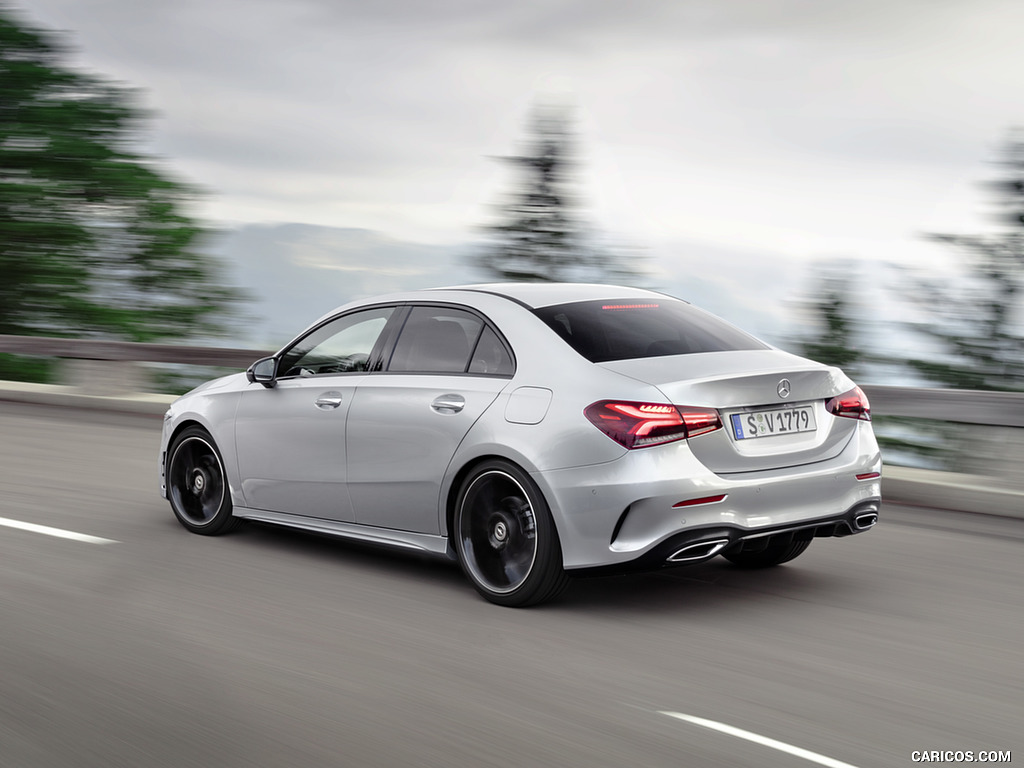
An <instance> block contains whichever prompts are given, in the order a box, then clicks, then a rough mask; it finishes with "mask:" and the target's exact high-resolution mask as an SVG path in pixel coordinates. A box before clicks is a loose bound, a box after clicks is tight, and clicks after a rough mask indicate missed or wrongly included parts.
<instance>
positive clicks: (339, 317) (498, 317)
mask: <svg viewBox="0 0 1024 768" xmlns="http://www.w3.org/2000/svg"><path fill="white" fill-rule="evenodd" d="M881 467H882V465H881V458H880V455H879V450H878V445H877V443H876V441H875V438H874V435H873V433H872V430H871V411H870V407H869V404H868V400H867V398H866V397H865V395H864V393H863V392H862V391H861V390H860V389H859V388H858V387H857V386H856V385H855V384H854V383H853V382H852V381H850V379H848V378H847V377H846V375H845V374H844V373H843V372H842V371H841V370H839V369H837V368H833V367H829V366H826V365H821V364H819V363H815V362H812V361H810V360H806V359H803V358H800V357H796V356H794V355H792V354H789V353H786V352H783V351H781V350H779V349H776V348H774V347H772V346H770V345H768V344H765V343H763V342H761V341H759V340H757V339H756V338H754V337H753V336H750V335H749V334H747V333H745V332H743V331H741V330H739V329H737V328H736V327H734V326H732V325H730V324H728V323H726V322H725V321H723V320H721V319H719V318H718V317H715V316H714V315H711V314H709V313H707V312H705V311H703V310H700V309H698V308H696V307H694V306H692V305H691V304H689V303H687V302H685V301H681V300H679V299H675V298H671V297H669V296H665V295H663V294H660V293H655V292H651V291H645V290H639V289H634V288H622V287H614V286H603V285H580V284H550V283H547V284H543V283H542V284H493V285H471V286H463V287H457V288H442V289H435V290H424V291H416V292H409V293H400V294H393V295H388V296H380V297H377V298H373V299H365V300H361V301H356V302H352V303H350V304H346V305H345V306H342V307H340V308H339V309H337V310H335V311H334V312H331V313H330V314H328V315H325V316H324V317H323V318H321V319H320V320H319V321H317V322H316V323H314V324H313V325H311V326H310V327H309V328H307V329H306V330H305V331H303V332H302V333H301V334H300V335H299V336H298V337H296V338H295V340H294V341H292V342H290V343H289V344H287V345H286V346H285V347H284V348H283V349H282V350H281V351H280V352H278V353H277V354H276V355H273V356H272V357H267V358H264V359H262V360H258V361H256V362H255V363H253V365H252V366H251V367H250V368H249V370H248V371H246V372H245V373H238V374H234V375H230V376H226V377H224V378H220V379H217V380H215V381H212V382H209V383H207V384H204V385H202V386H200V387H198V388H197V389H195V390H193V391H192V392H189V393H188V394H186V395H184V396H183V397H181V398H180V399H178V400H177V401H175V402H174V403H173V404H172V405H171V407H170V409H169V410H168V411H167V414H166V415H165V417H164V426H163V435H162V440H161V447H160V487H161V493H162V494H163V495H164V496H165V498H167V499H168V500H169V501H170V505H171V509H172V510H173V511H174V514H175V515H176V516H177V518H178V520H179V521H180V522H181V524H182V525H184V526H185V527H186V528H188V529H189V530H190V531H194V532H195V533H202V534H208V535H213V534H220V533H225V532H226V531H228V530H230V529H232V528H233V527H235V525H236V524H237V523H238V522H239V521H241V520H244V519H248V520H257V521H261V522H265V523H276V524H279V525H285V526H290V527H293V528H301V529H305V530H309V531H315V532H318V533H325V534H333V535H337V536H344V537H349V538H353V539H359V540H364V541H369V542H376V543H384V544H390V545H394V546H398V547H405V548H410V549H414V550H419V551H424V552H429V553H434V554H436V555H438V556H441V557H447V558H449V559H453V560H457V561H458V562H459V564H460V565H461V567H462V570H463V571H464V572H465V574H466V576H467V577H468V579H469V581H470V582H471V583H472V584H473V586H474V587H475V588H476V589H477V591H479V592H480V594H481V595H483V596H484V597H485V598H486V599H488V600H490V601H492V602H495V603H499V604H501V605H510V606H525V605H531V604H535V603H539V602H541V601H544V600H547V599H549V598H551V597H553V596H554V595H556V594H557V593H559V592H560V591H561V590H562V589H563V588H564V587H565V585H566V584H567V583H568V581H569V576H570V575H584V574H593V573H615V572H619V571H628V570H635V569H647V570H653V569H657V568H662V567H669V566H679V565H685V564H690V563H699V562H702V561H705V560H708V559H710V558H712V557H715V556H717V555H721V556H722V557H724V558H726V559H727V560H729V561H731V562H732V563H735V564H736V565H738V566H741V567H747V568H759V567H766V566H774V565H778V564H780V563H784V562H786V561H788V560H792V559H793V558H794V557H796V556H797V555H799V554H800V553H801V552H803V551H804V550H805V549H806V548H807V547H808V545H809V544H810V543H811V541H812V539H815V538H821V537H839V536H847V535H850V534H855V533H860V532H862V531H865V530H867V529H869V528H871V527H872V526H874V525H875V523H876V522H877V520H878V512H879V499H880V473H881Z"/></svg>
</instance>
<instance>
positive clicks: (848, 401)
mask: <svg viewBox="0 0 1024 768" xmlns="http://www.w3.org/2000/svg"><path fill="white" fill-rule="evenodd" d="M825 409H826V410H827V411H828V412H829V413H831V414H832V415H833V416H842V417H844V418H847V419H861V420H862V421H871V403H869V402H868V396H867V395H865V394H864V391H863V390H862V389H861V388H860V387H854V388H853V389H851V390H850V391H849V392H844V393H843V394H841V395H838V396H837V397H833V398H830V399H829V400H826V401H825Z"/></svg>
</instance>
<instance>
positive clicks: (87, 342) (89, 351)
mask: <svg viewBox="0 0 1024 768" xmlns="http://www.w3.org/2000/svg"><path fill="white" fill-rule="evenodd" d="M276 351H277V350H271V351H269V352H268V351H254V350H251V349H238V348H235V347H189V346H181V345H171V344H142V343H139V342H134V341H105V340H101V339H56V338H49V337H44V336H5V335H0V352H9V353H12V354H19V355H37V356H39V357H60V358H65V359H69V360H101V361H107V362H137V363H180V364H187V365H218V366H224V367H238V368H247V367H248V366H249V364H250V363H252V362H253V361H255V360H258V359H259V358H261V357H266V356H267V355H272V354H274V352H276Z"/></svg>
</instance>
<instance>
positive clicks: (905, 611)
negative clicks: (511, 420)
mask: <svg viewBox="0 0 1024 768" xmlns="http://www.w3.org/2000/svg"><path fill="white" fill-rule="evenodd" d="M159 429H160V422H159V419H157V418H153V417H142V416H127V415H114V414H108V413H100V412H90V411H79V410H74V409H62V408H52V407H44V406H32V405H21V404H11V403H0V436H2V448H0V505H2V506H0V518H3V521H4V523H3V524H2V525H0V765H2V766H4V767H5V768H6V767H8V766H9V767H10V768H22V767H26V768H35V766H46V767H47V768H49V767H50V766H68V767H69V768H72V767H73V768H84V767H87V766H88V767H91V766H96V767H97V768H100V767H101V766H102V768H114V767H116V766H126V767H128V766H130V767H131V768H141V767H143V766H173V767H174V768H186V767H188V766H203V768H219V767H221V766H224V767H228V766H231V767H233V766H238V767H239V768H243V767H244V768H254V767H257V766H303V767H306V766H413V765H415V766H587V767H588V768H590V767H592V766H617V767H621V766H673V767H676V768H678V767H683V768H685V767H689V766H692V767H694V768H719V767H721V768H726V767H728V768H745V767H747V766H750V768H781V767H782V766H787V767H788V766H804V765H806V766H812V765H831V766H834V767H839V768H842V766H856V767H857V768H891V767H892V766H902V765H908V766H909V765H915V764H916V763H915V762H914V757H916V755H915V753H916V752H920V751H926V752H927V751H937V750H941V751H946V750H949V751H954V752H955V751H957V750H959V751H971V752H973V753H975V755H977V754H979V753H981V752H995V753H1003V756H1004V757H1005V753H1006V752H1010V753H1011V755H1012V757H1013V758H1016V762H1022V761H1024V729H1022V725H1024V632H1022V630H1024V615H1022V610H1021V609H1022V605H1024V600H1022V587H1024V556H1022V555H1024V522H1021V521H1019V520H1005V519H1001V518H992V517H986V516H972V515H965V514H959V515H957V514H948V513H934V512H929V511H926V510H911V509H908V508H900V507H895V506H890V505H887V506H886V507H885V508H884V509H883V522H882V523H881V524H880V525H879V526H878V528H876V529H875V530H874V531H872V532H870V533H868V534H866V535H863V536H857V537H853V538H850V539H830V540H818V541H815V542H814V543H813V544H812V546H811V548H810V549H809V550H808V551H807V552H806V553H805V554H804V555H803V556H801V557H800V558H799V559H798V560H796V561H794V562H792V563H791V564H789V565H786V566H782V567H780V568H777V569H774V570H771V571H763V572H744V571H740V570H737V569H735V568H733V567H731V566H729V564H728V563H726V562H725V561H724V560H721V559H718V560H716V561H713V562H711V563H709V564H705V565H702V566H697V567H692V568H689V569H685V570H675V571H671V572H661V573H659V574H654V575H641V576H630V577H619V578H604V579H593V580H585V581H577V582H575V583H574V584H573V585H572V586H571V587H570V589H569V590H568V591H567V592H566V593H565V594H564V596H563V597H561V598H560V599H559V600H558V601H557V602H555V603H552V604H550V605H547V606H543V607H540V608H536V609H528V610H512V609H504V608H498V607H495V606H492V605H490V604H488V603H486V602H484V601H483V600H481V599H480V598H478V597H477V595H476V593H475V592H473V590H472V589H471V588H470V586H469V585H468V583H467V582H466V581H465V580H464V579H463V577H462V575H461V574H460V572H459V571H458V568H457V567H454V566H452V565H449V564H445V563H438V562H435V561H431V560H427V559H424V558H420V557H417V556H409V555H405V554H396V553H392V552H389V551H384V550H380V549H375V548H371V547H367V546H362V545H355V544H350V543H346V542H341V541H337V540H332V539H325V538H317V537H313V536H309V535H305V534H299V533H292V532H287V531H281V530H276V529H272V528H268V527H260V526H248V527H246V528H244V529H243V530H241V531H240V532H238V533H236V534H232V535H229V536H225V537H220V538H206V537H201V536H195V535H192V534H189V533H187V532H186V531H185V530H184V529H183V528H181V527H180V526H179V525H178V524H177V523H176V522H175V520H174V518H173V517H172V515H171V513H170V510H169V509H168V507H167V504H166V502H164V501H163V500H162V499H160V498H159V496H158V495H157V491H156V451H157V446H158V438H159ZM23 523H29V524H31V525H34V526H45V528H32V527H29V528H25V527H11V526H19V525H21V524H23ZM51 529H55V530H51ZM60 532H71V534H76V535H80V537H79V538H61V537H58V536H56V535H53V534H54V533H60ZM88 537H92V538H88ZM664 713H677V714H678V715H683V716H684V717H682V718H680V717H678V716H675V715H669V714H664Z"/></svg>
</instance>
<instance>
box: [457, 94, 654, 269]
mask: <svg viewBox="0 0 1024 768" xmlns="http://www.w3.org/2000/svg"><path fill="white" fill-rule="evenodd" d="M531 127H532V131H533V134H532V136H531V137H530V139H529V141H528V145H527V151H526V153H525V154H523V155H517V156H512V157H502V158H499V159H501V160H504V161H505V162H507V163H510V164H512V165H515V166H517V167H519V168H520V169H521V170H522V171H523V183H522V186H521V187H520V188H519V189H517V190H516V191H515V193H514V194H513V195H512V197H511V198H510V200H509V201H508V202H507V203H506V204H505V205H504V206H503V207H502V215H501V219H502V220H501V221H500V222H499V223H496V224H494V225H492V226H490V227H488V232H489V234H490V236H491V242H490V243H489V244H488V246H487V247H486V248H485V249H484V250H483V251H482V252H481V253H480V254H479V255H478V256H477V257H476V264H477V266H478V267H479V268H480V269H481V270H482V271H483V272H484V273H485V274H487V275H488V277H489V278H492V279H496V280H513V281H524V282H609V283H619V284H625V285H631V284H636V283H637V282H639V281H640V280H642V278H643V275H644V270H643V257H642V256H641V255H640V254H636V253H634V254H633V255H632V258H628V257H627V256H625V255H623V254H621V253H617V252H612V251H610V250H608V249H606V248H602V247H598V246H596V245H594V244H592V242H591V241H590V238H588V237H587V236H585V234H584V232H583V228H582V227H581V225H580V223H579V222H578V220H577V218H576V215H575V208H576V201H575V199H574V198H573V195H572V192H571V187H572V181H573V169H574V167H575V158H574V157H573V136H572V132H571V130H570V125H569V117H568V114H567V112H566V110H564V109H560V108H556V107H543V108H538V109H536V110H535V112H534V115H533V118H532V126H531Z"/></svg>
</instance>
